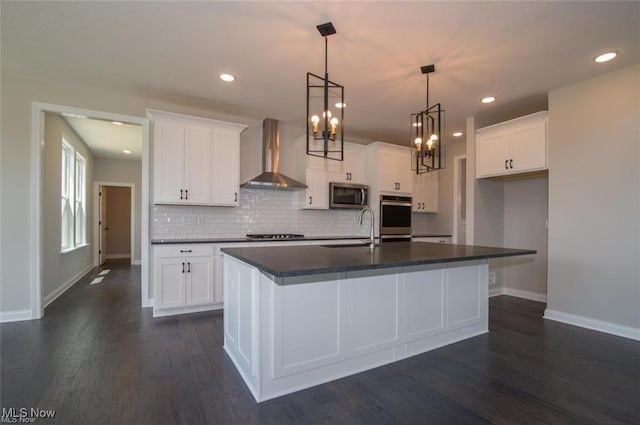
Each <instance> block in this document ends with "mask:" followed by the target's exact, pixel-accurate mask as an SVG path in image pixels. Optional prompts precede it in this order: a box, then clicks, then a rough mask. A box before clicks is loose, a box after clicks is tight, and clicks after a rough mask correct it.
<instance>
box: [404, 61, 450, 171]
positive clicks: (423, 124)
mask: <svg viewBox="0 0 640 425" xmlns="http://www.w3.org/2000/svg"><path fill="white" fill-rule="evenodd" d="M435 70H436V67H435V65H425V66H422V67H420V71H421V72H422V73H423V74H426V76H427V106H426V109H424V110H422V111H420V112H416V113H414V114H411V147H412V148H413V157H412V161H411V169H412V170H413V171H415V172H416V174H424V173H428V172H430V171H437V170H441V169H443V168H444V167H445V163H444V109H442V105H441V104H440V103H436V104H435V105H432V106H429V74H431V73H432V72H435Z"/></svg>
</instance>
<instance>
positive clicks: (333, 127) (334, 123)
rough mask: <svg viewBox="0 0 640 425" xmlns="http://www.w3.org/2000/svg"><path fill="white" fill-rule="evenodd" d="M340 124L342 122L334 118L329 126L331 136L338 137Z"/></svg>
mask: <svg viewBox="0 0 640 425" xmlns="http://www.w3.org/2000/svg"><path fill="white" fill-rule="evenodd" d="M329 113H331V112H329ZM339 123H340V121H339V120H338V118H336V117H333V118H331V119H330V120H329V125H330V126H331V135H332V136H335V135H336V129H337V128H338V124H339Z"/></svg>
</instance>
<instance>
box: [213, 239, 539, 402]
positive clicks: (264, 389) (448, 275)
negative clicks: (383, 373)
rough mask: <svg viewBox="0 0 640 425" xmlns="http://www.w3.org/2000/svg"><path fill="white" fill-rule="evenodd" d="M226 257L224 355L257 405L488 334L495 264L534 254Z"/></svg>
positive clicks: (415, 250) (410, 249)
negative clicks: (491, 272) (497, 259)
mask: <svg viewBox="0 0 640 425" xmlns="http://www.w3.org/2000/svg"><path fill="white" fill-rule="evenodd" d="M474 249H475V250H474ZM472 251H473V252H472ZM223 252H224V266H223V274H224V306H225V307H224V348H225V350H226V352H227V353H228V355H229V356H230V358H231V359H232V360H233V362H234V364H235V366H236V367H237V369H238V371H239V372H240V374H241V375H242V377H243V379H244V381H245V382H246V384H247V386H248V387H249V389H250V390H251V392H252V394H253V396H254V397H255V399H256V401H258V402H260V401H264V400H268V399H271V398H274V397H278V396H281V395H285V394H289V393H291V392H294V391H298V390H301V389H304V388H308V387H311V386H314V385H318V384H321V383H324V382H328V381H331V380H334V379H337V378H341V377H344V376H348V375H351V374H354V373H357V372H361V371H365V370H368V369H372V368H374V367H377V366H380V365H384V364H387V363H391V362H395V361H398V360H401V359H404V358H406V357H410V356H414V355H416V354H420V353H423V352H426V351H429V350H433V349H435V348H438V347H441V346H444V345H447V344H451V343H453V342H456V341H460V340H462V339H466V338H470V337H473V336H476V335H480V334H483V333H486V332H488V312H487V308H488V307H487V306H488V293H487V292H488V276H487V275H488V258H493V257H499V256H500V257H503V256H510V255H527V254H532V253H534V251H524V250H506V249H500V248H487V247H465V246H459V245H445V244H429V243H411V242H405V243H393V244H389V245H388V246H383V247H381V248H375V250H374V251H373V252H371V251H369V250H368V248H364V247H347V248H330V247H322V246H315V247H282V248H237V249H228V250H223Z"/></svg>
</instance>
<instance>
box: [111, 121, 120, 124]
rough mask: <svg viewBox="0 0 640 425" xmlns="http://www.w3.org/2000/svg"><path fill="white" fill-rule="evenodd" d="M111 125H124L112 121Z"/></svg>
mask: <svg viewBox="0 0 640 425" xmlns="http://www.w3.org/2000/svg"><path fill="white" fill-rule="evenodd" d="M111 124H113V125H122V123H121V122H120V121H111Z"/></svg>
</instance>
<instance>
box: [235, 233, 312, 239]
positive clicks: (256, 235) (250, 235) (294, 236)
mask: <svg viewBox="0 0 640 425" xmlns="http://www.w3.org/2000/svg"><path fill="white" fill-rule="evenodd" d="M247 238H249V239H304V235H298V234H295V233H247Z"/></svg>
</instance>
